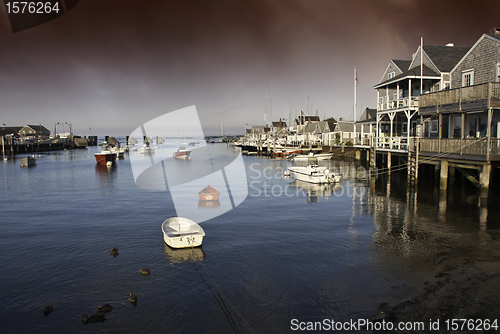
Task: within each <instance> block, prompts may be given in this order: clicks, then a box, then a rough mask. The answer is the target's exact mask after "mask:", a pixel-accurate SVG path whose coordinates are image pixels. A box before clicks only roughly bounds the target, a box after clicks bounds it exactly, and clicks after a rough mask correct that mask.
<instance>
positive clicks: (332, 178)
mask: <svg viewBox="0 0 500 334" xmlns="http://www.w3.org/2000/svg"><path fill="white" fill-rule="evenodd" d="M288 170H289V171H290V173H292V174H293V175H295V178H296V179H297V180H300V181H305V182H310V183H335V182H339V181H340V175H335V174H333V173H331V172H330V170H329V169H328V167H319V166H318V165H309V166H307V167H288Z"/></svg>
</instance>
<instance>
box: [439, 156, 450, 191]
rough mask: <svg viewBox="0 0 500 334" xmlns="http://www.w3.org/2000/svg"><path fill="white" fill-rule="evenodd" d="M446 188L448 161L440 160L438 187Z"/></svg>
mask: <svg viewBox="0 0 500 334" xmlns="http://www.w3.org/2000/svg"><path fill="white" fill-rule="evenodd" d="M446 188H448V161H444V160H443V161H441V177H440V180H439V189H441V190H446Z"/></svg>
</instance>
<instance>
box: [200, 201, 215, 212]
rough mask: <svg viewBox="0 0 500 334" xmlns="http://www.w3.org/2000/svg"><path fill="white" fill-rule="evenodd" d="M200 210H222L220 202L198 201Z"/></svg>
mask: <svg viewBox="0 0 500 334" xmlns="http://www.w3.org/2000/svg"><path fill="white" fill-rule="evenodd" d="M198 208H201V209H206V210H210V209H220V202H219V200H216V201H202V200H199V201H198Z"/></svg>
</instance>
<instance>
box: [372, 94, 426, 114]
mask: <svg viewBox="0 0 500 334" xmlns="http://www.w3.org/2000/svg"><path fill="white" fill-rule="evenodd" d="M406 107H410V108H412V107H413V108H417V107H418V96H412V97H404V98H402V99H398V100H392V101H389V102H382V103H379V104H378V105H377V108H378V109H377V110H378V111H380V110H391V109H400V108H406Z"/></svg>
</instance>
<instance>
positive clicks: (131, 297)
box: [128, 291, 137, 304]
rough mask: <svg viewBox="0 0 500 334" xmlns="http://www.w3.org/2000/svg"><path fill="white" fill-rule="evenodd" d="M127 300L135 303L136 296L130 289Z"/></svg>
mask: <svg viewBox="0 0 500 334" xmlns="http://www.w3.org/2000/svg"><path fill="white" fill-rule="evenodd" d="M128 301H129V302H131V303H132V304H135V303H137V297H136V296H135V295H134V294H133V293H132V291H130V296H129V297H128Z"/></svg>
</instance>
